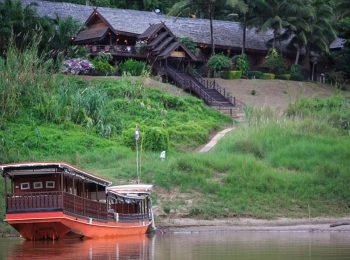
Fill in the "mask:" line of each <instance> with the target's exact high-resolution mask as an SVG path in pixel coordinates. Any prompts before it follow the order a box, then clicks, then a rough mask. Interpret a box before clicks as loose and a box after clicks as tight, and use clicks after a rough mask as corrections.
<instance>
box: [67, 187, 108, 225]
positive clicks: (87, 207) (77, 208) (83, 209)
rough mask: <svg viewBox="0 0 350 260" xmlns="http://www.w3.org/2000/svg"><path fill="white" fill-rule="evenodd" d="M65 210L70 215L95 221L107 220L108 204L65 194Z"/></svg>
mask: <svg viewBox="0 0 350 260" xmlns="http://www.w3.org/2000/svg"><path fill="white" fill-rule="evenodd" d="M63 198H64V200H63V209H64V210H65V211H68V212H70V213H73V214H76V215H81V216H84V217H88V218H94V219H103V220H106V219H107V204H106V203H103V202H98V201H94V200H90V199H86V198H83V197H79V196H75V195H73V194H70V193H67V192H64V193H63Z"/></svg>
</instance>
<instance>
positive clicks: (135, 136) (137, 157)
mask: <svg viewBox="0 0 350 260" xmlns="http://www.w3.org/2000/svg"><path fill="white" fill-rule="evenodd" d="M139 137H140V135H139V127H138V126H137V124H136V128H135V134H134V139H135V142H136V173H137V184H139V183H140V175H139V148H138V143H137V140H139Z"/></svg>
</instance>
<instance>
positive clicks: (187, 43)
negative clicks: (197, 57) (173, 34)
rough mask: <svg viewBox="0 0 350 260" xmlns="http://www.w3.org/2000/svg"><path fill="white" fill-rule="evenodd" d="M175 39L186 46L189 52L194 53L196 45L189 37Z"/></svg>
mask: <svg viewBox="0 0 350 260" xmlns="http://www.w3.org/2000/svg"><path fill="white" fill-rule="evenodd" d="M177 39H178V40H179V41H180V42H182V44H183V45H185V46H186V48H187V49H189V50H190V52H192V53H195V51H196V47H197V45H196V44H195V43H194V41H193V39H192V38H190V37H177Z"/></svg>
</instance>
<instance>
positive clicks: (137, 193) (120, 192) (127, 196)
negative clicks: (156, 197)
mask: <svg viewBox="0 0 350 260" xmlns="http://www.w3.org/2000/svg"><path fill="white" fill-rule="evenodd" d="M152 187H153V185H148V184H135V185H119V186H111V187H108V188H107V195H108V196H109V197H112V198H114V199H116V200H118V201H131V202H133V201H139V200H144V199H145V198H146V197H147V196H149V194H150V192H151V189H152Z"/></svg>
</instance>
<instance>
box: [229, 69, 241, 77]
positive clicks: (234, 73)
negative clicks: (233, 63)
mask: <svg viewBox="0 0 350 260" xmlns="http://www.w3.org/2000/svg"><path fill="white" fill-rule="evenodd" d="M241 77H242V71H241V70H230V72H229V77H228V78H229V79H240V78H241Z"/></svg>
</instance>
